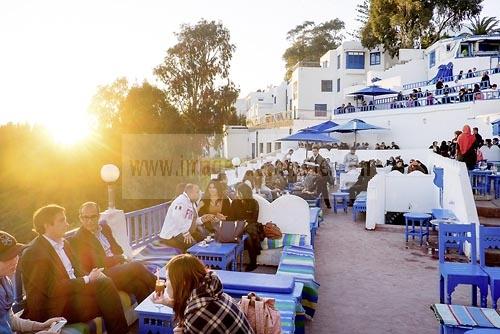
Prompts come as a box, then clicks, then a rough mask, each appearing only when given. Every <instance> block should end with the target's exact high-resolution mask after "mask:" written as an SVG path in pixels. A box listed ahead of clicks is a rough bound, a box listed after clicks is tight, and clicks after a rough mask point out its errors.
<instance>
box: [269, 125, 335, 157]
mask: <svg viewBox="0 0 500 334" xmlns="http://www.w3.org/2000/svg"><path fill="white" fill-rule="evenodd" d="M278 141H312V142H317V143H337V142H339V140H338V139H337V138H333V137H330V136H328V135H324V134H322V133H319V132H313V131H301V132H297V133H294V134H293V135H290V136H288V137H285V138H281V139H278ZM306 159H307V147H306Z"/></svg>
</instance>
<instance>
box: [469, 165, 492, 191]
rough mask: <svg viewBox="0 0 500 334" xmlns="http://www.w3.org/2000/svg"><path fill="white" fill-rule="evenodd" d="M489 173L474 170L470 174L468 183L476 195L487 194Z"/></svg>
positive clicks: (487, 171)
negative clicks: (469, 182)
mask: <svg viewBox="0 0 500 334" xmlns="http://www.w3.org/2000/svg"><path fill="white" fill-rule="evenodd" d="M490 174H491V171H489V170H479V169H477V170H476V169H475V170H473V171H471V172H470V181H471V186H472V191H473V192H474V191H476V194H478V195H481V196H484V195H486V194H488V192H489V188H490V187H489V185H488V183H489V180H490V179H489V177H488V176H489V175H490Z"/></svg>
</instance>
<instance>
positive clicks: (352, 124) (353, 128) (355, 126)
mask: <svg viewBox="0 0 500 334" xmlns="http://www.w3.org/2000/svg"><path fill="white" fill-rule="evenodd" d="M364 130H386V129H385V128H381V127H380V126H376V125H372V124H368V123H366V122H364V121H362V120H360V119H356V118H355V119H351V120H350V121H349V122H347V123H345V124H342V125H338V126H335V127H333V128H330V129H326V130H324V131H323V132H327V133H328V132H340V133H349V132H354V143H356V134H357V132H358V131H364Z"/></svg>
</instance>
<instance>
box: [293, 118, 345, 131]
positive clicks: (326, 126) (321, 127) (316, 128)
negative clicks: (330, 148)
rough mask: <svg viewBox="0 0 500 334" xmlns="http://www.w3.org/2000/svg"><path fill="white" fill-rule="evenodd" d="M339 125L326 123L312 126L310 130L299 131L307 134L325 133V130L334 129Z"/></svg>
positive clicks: (330, 122)
mask: <svg viewBox="0 0 500 334" xmlns="http://www.w3.org/2000/svg"><path fill="white" fill-rule="evenodd" d="M337 125H338V124H337V123H335V122H332V121H326V122H323V123H320V124H317V125H315V126H310V127H308V128H304V129H300V130H299V131H305V132H320V133H321V132H323V131H324V130H327V129H330V128H333V127H334V126H337Z"/></svg>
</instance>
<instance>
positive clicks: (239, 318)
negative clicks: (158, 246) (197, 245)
mask: <svg viewBox="0 0 500 334" xmlns="http://www.w3.org/2000/svg"><path fill="white" fill-rule="evenodd" d="M167 271H168V282H167V295H166V296H156V295H153V296H154V297H153V301H154V302H155V303H159V304H164V305H167V306H170V307H172V308H173V309H174V314H175V319H176V321H177V323H178V325H177V328H176V329H174V333H176V332H181V333H184V334H204V333H207V334H210V333H214V334H215V333H220V334H223V333H224V334H248V333H253V330H252V328H251V327H250V324H249V323H248V320H247V318H246V316H245V314H244V313H243V311H241V309H240V308H239V306H238V305H237V304H236V303H235V302H234V301H233V299H232V298H231V297H230V296H229V295H227V294H226V293H224V292H223V291H222V283H221V281H220V280H219V278H218V277H217V275H216V274H215V273H214V272H212V271H210V270H207V269H206V268H205V266H204V264H203V263H202V262H201V261H200V260H198V258H196V257H195V256H193V255H190V254H182V255H177V256H175V257H173V258H172V259H171V260H170V261H169V262H168V265H167ZM179 328H182V331H181V330H180V329H179Z"/></svg>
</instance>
